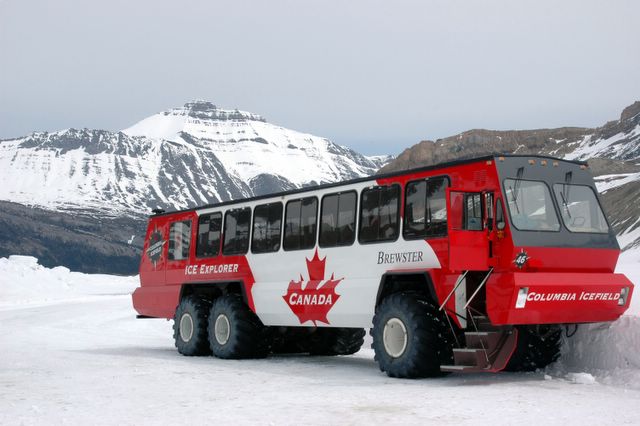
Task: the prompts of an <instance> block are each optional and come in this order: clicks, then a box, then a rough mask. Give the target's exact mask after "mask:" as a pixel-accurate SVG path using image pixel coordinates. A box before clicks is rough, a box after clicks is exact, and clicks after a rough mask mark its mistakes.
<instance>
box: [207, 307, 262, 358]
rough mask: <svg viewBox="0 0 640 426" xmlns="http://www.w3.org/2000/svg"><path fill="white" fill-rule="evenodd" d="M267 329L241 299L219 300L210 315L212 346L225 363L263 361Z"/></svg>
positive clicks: (210, 342) (210, 344)
mask: <svg viewBox="0 0 640 426" xmlns="http://www.w3.org/2000/svg"><path fill="white" fill-rule="evenodd" d="M266 337H267V334H266V330H265V326H264V325H263V324H262V322H261V321H260V319H259V318H258V317H257V316H256V314H254V313H253V312H252V311H251V310H250V309H249V307H248V306H247V305H246V304H245V303H244V302H243V301H242V299H241V298H240V296H237V295H235V294H228V295H225V296H221V297H219V298H217V299H216V300H215V301H214V302H213V305H212V306H211V312H210V314H209V346H210V348H211V352H213V355H214V356H216V357H218V358H224V359H241V358H264V357H265V356H267V353H268V345H267V338H266Z"/></svg>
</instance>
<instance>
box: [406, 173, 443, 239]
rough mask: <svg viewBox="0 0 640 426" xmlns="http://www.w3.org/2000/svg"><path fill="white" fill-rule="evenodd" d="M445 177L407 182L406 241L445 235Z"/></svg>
mask: <svg viewBox="0 0 640 426" xmlns="http://www.w3.org/2000/svg"><path fill="white" fill-rule="evenodd" d="M447 186H449V179H448V178H446V177H438V178H431V179H428V180H420V181H415V182H409V183H408V184H407V192H406V197H405V211H404V230H403V235H404V237H405V238H406V239H414V238H424V237H435V236H442V235H446V234H447V204H446V199H445V190H446V188H447Z"/></svg>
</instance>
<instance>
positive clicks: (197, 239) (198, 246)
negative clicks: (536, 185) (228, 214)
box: [196, 211, 224, 259]
mask: <svg viewBox="0 0 640 426" xmlns="http://www.w3.org/2000/svg"><path fill="white" fill-rule="evenodd" d="M214 215H219V216H220V231H219V233H220V236H219V237H218V250H217V252H216V253H215V254H212V255H209V256H204V255H198V251H199V249H200V225H201V224H200V219H201V218H203V217H206V216H214ZM223 230H224V216H223V214H222V212H221V211H217V212H211V213H204V214H201V215H199V216H198V228H197V230H196V259H211V258H214V257H218V256H220V253H221V252H222V245H221V243H222V241H223V238H222V231H223ZM209 232H211V231H209Z"/></svg>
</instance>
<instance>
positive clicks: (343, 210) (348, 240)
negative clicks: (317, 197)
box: [319, 192, 356, 247]
mask: <svg viewBox="0 0 640 426" xmlns="http://www.w3.org/2000/svg"><path fill="white" fill-rule="evenodd" d="M320 211H321V214H320V218H321V219H320V241H319V245H320V247H335V246H348V245H350V244H352V243H353V241H354V240H355V238H356V193H355V192H346V193H343V194H331V195H327V196H325V197H324V198H323V199H322V209H321V210H320Z"/></svg>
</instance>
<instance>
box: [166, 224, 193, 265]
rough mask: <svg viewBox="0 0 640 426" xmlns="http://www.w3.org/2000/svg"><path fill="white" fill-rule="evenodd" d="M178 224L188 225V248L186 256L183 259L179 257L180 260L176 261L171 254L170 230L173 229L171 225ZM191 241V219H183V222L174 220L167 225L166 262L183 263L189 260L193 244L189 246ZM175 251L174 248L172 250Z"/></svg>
mask: <svg viewBox="0 0 640 426" xmlns="http://www.w3.org/2000/svg"><path fill="white" fill-rule="evenodd" d="M178 223H183V224H184V223H188V224H189V246H188V247H187V255H186V256H184V257H181V258H180V259H176V258H175V257H172V256H173V253H172V252H171V242H172V240H171V228H172V227H173V225H176V224H178ZM192 240H193V219H184V220H174V221H173V222H170V223H169V238H168V239H167V261H170V262H180V261H184V260H189V258H190V257H191V247H192V246H193V244H191V241H192ZM174 251H175V248H174Z"/></svg>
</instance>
